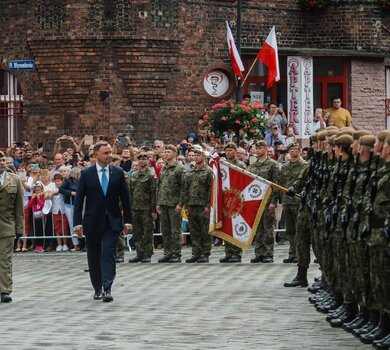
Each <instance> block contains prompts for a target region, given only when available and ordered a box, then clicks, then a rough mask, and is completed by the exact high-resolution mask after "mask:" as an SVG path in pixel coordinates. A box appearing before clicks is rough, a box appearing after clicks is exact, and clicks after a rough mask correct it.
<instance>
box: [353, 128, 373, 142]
mask: <svg viewBox="0 0 390 350" xmlns="http://www.w3.org/2000/svg"><path fill="white" fill-rule="evenodd" d="M365 135H371V133H370V132H369V131H368V130H355V132H354V133H353V139H354V140H359V139H360V138H361V137H362V136H365Z"/></svg>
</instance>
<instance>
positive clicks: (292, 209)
mask: <svg viewBox="0 0 390 350" xmlns="http://www.w3.org/2000/svg"><path fill="white" fill-rule="evenodd" d="M300 151H301V146H300V145H299V143H298V142H292V143H291V144H290V145H289V146H288V153H289V154H290V156H291V159H290V161H289V162H288V163H286V164H284V165H283V166H282V170H281V179H280V184H281V185H282V186H283V187H286V188H289V187H291V186H293V184H294V182H295V181H296V180H297V179H298V177H299V175H300V174H301V172H302V170H303V169H304V168H305V167H306V162H305V161H304V160H303V159H302V158H301V156H300ZM282 203H283V211H284V218H285V221H286V236H287V239H288V241H289V242H290V248H289V251H288V258H286V259H284V260H283V262H284V263H292V262H298V258H297V254H296V245H295V244H296V242H295V233H296V223H297V214H298V208H299V203H300V201H299V198H296V197H291V196H287V195H286V194H284V195H283V196H282Z"/></svg>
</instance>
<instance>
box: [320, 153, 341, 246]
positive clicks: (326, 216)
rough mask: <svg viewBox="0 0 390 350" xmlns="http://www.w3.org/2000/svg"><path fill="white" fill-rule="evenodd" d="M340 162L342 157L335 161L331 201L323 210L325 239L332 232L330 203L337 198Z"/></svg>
mask: <svg viewBox="0 0 390 350" xmlns="http://www.w3.org/2000/svg"><path fill="white" fill-rule="evenodd" d="M341 160H342V155H340V157H339V159H338V161H337V165H336V166H337V172H336V174H335V175H334V176H333V187H332V199H333V200H332V201H331V202H330V203H329V204H328V205H327V207H326V208H325V209H324V221H325V229H326V235H325V238H326V239H329V236H330V233H331V231H332V212H331V208H332V207H333V206H332V202H333V201H334V200H335V198H336V196H337V186H338V183H339V178H340V167H341Z"/></svg>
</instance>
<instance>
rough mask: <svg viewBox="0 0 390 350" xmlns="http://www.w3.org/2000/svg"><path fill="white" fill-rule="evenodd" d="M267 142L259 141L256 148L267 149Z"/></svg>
mask: <svg viewBox="0 0 390 350" xmlns="http://www.w3.org/2000/svg"><path fill="white" fill-rule="evenodd" d="M267 146H268V145H267V142H265V141H264V140H260V141H257V142H256V147H267Z"/></svg>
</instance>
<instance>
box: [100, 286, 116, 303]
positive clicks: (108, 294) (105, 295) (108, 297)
mask: <svg viewBox="0 0 390 350" xmlns="http://www.w3.org/2000/svg"><path fill="white" fill-rule="evenodd" d="M102 300H103V302H104V303H109V302H110V301H114V298H113V297H112V295H111V291H110V290H109V289H105V290H104V292H103V299H102Z"/></svg>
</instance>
